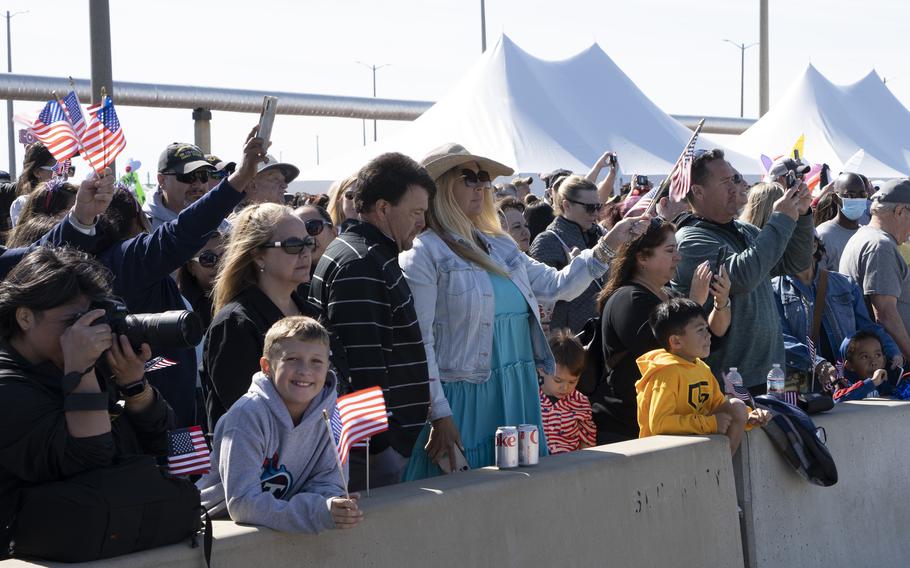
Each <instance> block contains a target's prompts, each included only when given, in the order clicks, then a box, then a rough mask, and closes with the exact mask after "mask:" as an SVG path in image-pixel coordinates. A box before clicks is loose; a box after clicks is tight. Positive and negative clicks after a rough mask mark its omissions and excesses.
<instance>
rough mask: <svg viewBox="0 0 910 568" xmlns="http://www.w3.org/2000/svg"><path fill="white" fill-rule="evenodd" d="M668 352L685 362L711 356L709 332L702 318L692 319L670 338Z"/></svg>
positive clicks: (706, 323)
mask: <svg viewBox="0 0 910 568" xmlns="http://www.w3.org/2000/svg"><path fill="white" fill-rule="evenodd" d="M670 352H671V353H673V354H674V355H677V356H679V357H682V358H683V359H686V360H687V361H694V360H695V359H697V358H698V359H704V358H705V357H707V356H708V355H710V354H711V332H710V331H708V322H707V321H706V320H705V318H703V317H697V318H693V319H692V320H690V321H689V323H687V324H686V327H685V328H683V332H682V333H681V334H679V335H671V336H670Z"/></svg>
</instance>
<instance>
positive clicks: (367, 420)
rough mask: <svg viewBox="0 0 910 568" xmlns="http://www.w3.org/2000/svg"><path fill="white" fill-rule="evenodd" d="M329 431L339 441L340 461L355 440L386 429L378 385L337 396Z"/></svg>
mask: <svg viewBox="0 0 910 568" xmlns="http://www.w3.org/2000/svg"><path fill="white" fill-rule="evenodd" d="M331 426H332V434H333V436H334V437H335V440H336V441H337V444H338V455H339V456H340V457H341V463H342V464H344V463H346V462H347V461H348V453H349V452H350V451H351V448H352V447H354V445H355V444H356V443H357V442H360V441H362V440H366V439H367V438H370V437H372V436H374V435H376V434H379V433H381V432H385V431H386V430H388V429H389V417H388V412H387V411H386V406H385V398H384V397H383V396H382V388H381V387H378V386H376V387H370V388H368V389H363V390H359V391H355V392H352V393H351V394H346V395H344V396H340V397H338V402H337V406H336V407H335V410H334V411H333V412H332V419H331Z"/></svg>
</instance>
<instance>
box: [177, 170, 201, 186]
mask: <svg viewBox="0 0 910 568" xmlns="http://www.w3.org/2000/svg"><path fill="white" fill-rule="evenodd" d="M174 177H175V178H177V181H179V182H180V183H186V184H190V183H193V181H195V180H199V181H200V182H202V183H207V182H208V181H209V172H206V171H203V170H196V171H195V172H190V173H188V174H174Z"/></svg>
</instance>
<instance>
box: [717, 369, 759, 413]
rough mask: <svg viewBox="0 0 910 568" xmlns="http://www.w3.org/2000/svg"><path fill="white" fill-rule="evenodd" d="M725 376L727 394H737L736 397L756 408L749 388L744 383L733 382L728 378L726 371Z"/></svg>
mask: <svg viewBox="0 0 910 568" xmlns="http://www.w3.org/2000/svg"><path fill="white" fill-rule="evenodd" d="M723 376H724V390H725V391H726V392H727V394H728V395H730V396H735V397H736V398H738V399H739V400H741V401H743V402H745V403H746V404H748V405H749V406H751V407H752V408H755V401H754V400H752V395H751V394H749V389H747V388H746V387H745V386H744V385H743V384H742V383H740V384H738V385H736V384H733V381H731V380H730V379H729V378H728V376H727V373H724V375H723Z"/></svg>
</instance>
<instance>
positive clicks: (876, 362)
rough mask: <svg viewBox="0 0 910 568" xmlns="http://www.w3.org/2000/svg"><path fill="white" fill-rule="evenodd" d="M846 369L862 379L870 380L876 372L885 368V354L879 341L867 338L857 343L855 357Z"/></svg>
mask: <svg viewBox="0 0 910 568" xmlns="http://www.w3.org/2000/svg"><path fill="white" fill-rule="evenodd" d="M845 367H846V368H847V369H849V370H851V371H853V372H854V373H856V374H857V375H859V376H860V377H862V378H865V379H868V378H869V377H871V376H872V375H873V374H874V373H875V371H877V370H879V369H884V368H885V354H884V353H882V344H881V343H879V341H878V339H874V338H871V337H869V338H866V339H860V340H859V341H857V342H856V344H855V346H854V348H853V355H852V356H851V357H850V359H848V360H847V362H846V365H845Z"/></svg>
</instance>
